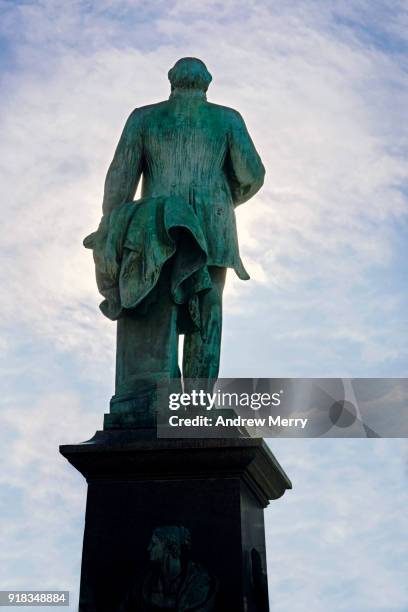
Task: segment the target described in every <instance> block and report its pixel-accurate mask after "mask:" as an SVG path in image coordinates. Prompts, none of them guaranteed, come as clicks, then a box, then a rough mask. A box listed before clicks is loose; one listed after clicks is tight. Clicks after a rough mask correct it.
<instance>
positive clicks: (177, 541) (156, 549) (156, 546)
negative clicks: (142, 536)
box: [148, 526, 191, 561]
mask: <svg viewBox="0 0 408 612" xmlns="http://www.w3.org/2000/svg"><path fill="white" fill-rule="evenodd" d="M190 549H191V535H190V532H189V530H188V529H186V527H178V526H168V527H158V528H157V529H155V530H154V531H153V535H152V539H151V540H150V544H149V547H148V552H149V556H150V560H151V561H163V560H165V559H166V558H167V557H169V556H170V557H172V558H173V559H182V558H183V557H184V556H185V555H186V553H187V552H188V551H189V550H190Z"/></svg>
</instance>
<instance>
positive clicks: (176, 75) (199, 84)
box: [168, 57, 212, 91]
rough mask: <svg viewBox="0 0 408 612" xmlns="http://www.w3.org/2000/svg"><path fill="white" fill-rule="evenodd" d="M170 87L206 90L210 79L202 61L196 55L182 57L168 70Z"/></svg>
mask: <svg viewBox="0 0 408 612" xmlns="http://www.w3.org/2000/svg"><path fill="white" fill-rule="evenodd" d="M168 77H169V81H170V83H171V88H172V89H175V88H176V87H177V88H179V89H201V90H202V91H207V89H208V86H209V84H210V83H211V81H212V76H211V74H210V73H209V72H208V70H207V67H206V65H205V64H204V62H202V61H201V60H199V59H198V58H196V57H182V58H181V59H179V60H178V61H177V62H176V63H175V64H174V66H173V68H171V69H170V70H169V73H168Z"/></svg>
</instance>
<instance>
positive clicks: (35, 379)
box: [0, 0, 408, 612]
mask: <svg viewBox="0 0 408 612" xmlns="http://www.w3.org/2000/svg"><path fill="white" fill-rule="evenodd" d="M0 11H1V20H0V36H1V38H0V68H1V70H0V74H1V76H0V80H1V82H0V86H1V91H2V95H1V98H0V122H1V136H2V137H1V143H0V147H1V149H2V150H1V153H0V181H1V187H2V188H1V193H2V200H3V207H2V222H3V223H2V232H1V263H2V265H1V266H0V277H1V278H0V282H1V286H2V287H3V292H2V317H1V321H0V326H1V332H2V335H1V339H0V346H1V349H2V350H1V358H2V367H1V379H2V394H1V395H2V409H1V412H0V420H1V427H0V437H1V447H0V448H1V450H2V452H1V463H2V465H1V470H0V481H1V497H0V517H1V522H2V530H1V533H0V543H1V545H0V558H1V567H2V570H1V577H0V587H1V588H3V589H6V588H21V589H24V588H61V589H68V590H70V591H71V595H72V600H73V602H75V599H76V597H77V595H76V593H77V590H78V579H79V568H80V555H81V539H82V531H83V518H84V510H85V495H86V485H85V483H84V482H83V479H82V477H81V476H80V475H79V474H78V473H76V472H75V471H74V469H73V468H71V467H70V466H69V465H68V464H67V463H66V461H65V460H64V459H63V458H62V457H60V456H59V455H58V445H59V444H64V443H75V442H79V441H81V440H86V439H88V438H90V437H91V436H92V435H93V433H94V431H95V430H96V429H99V428H101V425H102V415H103V413H104V412H106V411H107V409H108V402H109V398H110V396H111V395H112V393H113V377H114V369H113V368H114V350H115V348H114V333H115V330H114V324H112V323H111V322H110V321H108V320H106V319H104V318H103V316H102V314H101V313H100V312H99V310H98V304H99V302H100V297H99V296H98V294H97V290H96V287H95V281H94V271H93V263H92V257H91V255H90V253H89V251H86V250H85V249H84V248H83V246H82V239H83V238H84V237H85V236H86V235H87V234H89V233H90V232H91V231H93V230H94V229H96V227H97V224H98V222H99V218H100V214H101V202H102V190H103V181H104V177H105V173H106V170H107V167H108V165H109V163H110V160H111V158H112V155H113V151H114V148H115V146H116V143H117V140H118V137H119V135H120V131H121V129H122V127H123V124H124V122H125V120H126V118H127V116H128V115H129V113H130V112H131V111H132V110H133V109H134V108H135V107H138V106H142V105H144V104H148V103H151V102H155V101H159V100H163V99H166V98H167V97H168V95H169V84H168V81H167V71H168V69H169V68H170V67H171V66H172V65H173V64H174V62H175V61H176V60H177V59H179V58H180V57H183V56H196V57H200V58H201V59H203V60H204V61H205V62H206V64H207V66H208V68H209V70H210V72H211V73H212V75H213V82H212V84H211V86H210V89H209V92H208V98H209V100H210V101H212V102H215V103H219V104H224V105H227V106H232V107H234V108H236V109H237V110H239V111H240V113H241V114H242V115H243V116H244V118H245V121H246V124H247V126H248V129H249V131H250V133H251V135H252V137H253V140H254V141H255V143H256V146H257V149H258V151H259V153H260V155H261V157H262V159H263V162H264V164H265V166H266V171H267V174H266V180H265V185H264V188H263V189H262V190H261V191H260V192H259V194H257V195H256V196H255V197H254V198H253V199H252V200H251V201H250V202H248V203H247V204H245V205H243V206H242V207H240V209H239V210H238V211H237V218H238V230H239V237H240V248H241V256H242V259H243V261H244V263H245V266H246V268H247V269H248V271H249V273H250V275H251V281H249V282H246V283H245V282H242V281H239V280H238V279H236V278H234V276H233V273H232V272H230V273H229V275H228V279H227V287H226V291H225V301H224V313H225V314H224V336H223V348H222V364H221V373H220V374H221V375H222V376H225V377H227V376H229V377H240V376H246V377H347V376H348V377H405V376H406V375H407V346H408V343H407V332H406V330H407V329H408V325H407V323H408V321H407V318H408V317H407V312H408V310H407V308H406V298H407V290H406V284H407V283H406V256H407V246H406V245H407V236H408V217H407V212H408V207H407V175H408V166H407V163H406V159H407V148H408V142H407V136H408V122H407V121H406V109H407V107H408V76H407V48H408V40H407V32H408V28H407V25H408V6H407V4H406V2H405V1H403V0H348V1H347V2H336V1H332V0H313V1H312V0H289V1H288V0H276V1H274V2H269V1H268V0H259V1H250V0H246V1H245V2H244V1H241V0H224V1H223V2H217V1H215V0H205V1H203V0H201V1H198V0H188V1H187V0H166V1H161V0H157V1H153V2H139V1H131V0H123V1H115V2H114V1H112V0H99V1H96V0H72V1H71V2H65V1H64V0H53V1H52V0H42V1H41V0H40V1H37V2H31V1H24V2H19V1H18V0H14V1H7V0H0ZM270 444H271V448H272V450H273V452H274V453H275V454H276V456H277V458H278V460H279V461H280V462H281V464H282V465H283V467H284V468H285V470H286V471H287V473H288V475H289V477H290V478H291V480H292V482H293V491H290V492H287V493H286V494H285V496H284V497H282V498H281V499H280V500H277V501H275V502H273V503H271V505H270V507H269V508H268V510H267V511H266V535H267V547H268V565H269V586H270V599H271V611H273V612H289V611H290V612H298V611H299V612H303V611H304V610H311V611H312V612H323V611H324V612H326V611H327V610H330V611H332V612H342V611H346V610H347V612H403V611H406V610H408V592H407V588H406V586H405V584H404V583H406V574H407V569H408V567H407V565H408V564H407V553H408V545H407V537H406V535H407V528H408V525H407V519H406V518H405V517H404V510H405V508H406V507H407V502H408V494H407V476H408V468H407V465H408V446H407V444H406V441H405V440H400V439H390V440H386V439H378V440H372V439H371V440H363V439H361V440H346V439H344V440H276V439H274V440H273V442H272V441H271V442H270ZM404 536H405V537H404ZM70 609H72V610H75V603H72V606H71V608H70Z"/></svg>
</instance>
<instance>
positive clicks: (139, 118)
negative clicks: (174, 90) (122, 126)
mask: <svg viewBox="0 0 408 612" xmlns="http://www.w3.org/2000/svg"><path fill="white" fill-rule="evenodd" d="M167 103H168V101H167V100H164V101H163V102H155V103H154V104H146V106H138V107H136V108H135V109H133V111H132V112H131V113H130V115H129V117H128V120H127V124H128V126H129V127H133V126H140V124H141V123H142V122H143V121H145V120H146V119H148V118H149V117H152V116H154V115H156V114H157V113H160V112H161V111H162V110H164V109H165V108H166V106H167Z"/></svg>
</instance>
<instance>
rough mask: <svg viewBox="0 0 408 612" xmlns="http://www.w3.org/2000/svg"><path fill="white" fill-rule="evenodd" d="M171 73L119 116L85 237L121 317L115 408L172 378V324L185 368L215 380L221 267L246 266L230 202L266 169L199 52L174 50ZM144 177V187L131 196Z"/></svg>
mask: <svg viewBox="0 0 408 612" xmlns="http://www.w3.org/2000/svg"><path fill="white" fill-rule="evenodd" d="M168 76H169V80H170V83H171V95H170V98H169V100H166V101H164V102H159V103H157V104H151V105H148V106H144V107H141V108H137V109H136V110H134V111H133V112H132V113H131V115H130V117H129V119H128V120H127V122H126V125H125V127H124V130H123V133H122V135H121V138H120V140H119V144H118V146H117V149H116V152H115V155H114V158H113V161H112V163H111V165H110V167H109V171H108V174H107V177H106V182H105V192H104V199H103V216H102V220H101V223H100V225H99V228H98V230H97V231H96V232H95V233H93V234H91V235H90V236H88V237H87V238H86V239H85V241H84V244H85V246H86V247H87V248H91V249H93V254H94V260H95V265H96V278H97V284H98V288H99V291H100V293H101V294H102V295H103V296H104V298H105V299H104V301H103V302H102V304H101V310H102V312H103V313H104V314H105V315H106V316H107V317H109V318H110V319H112V320H117V360H116V390H115V396H114V398H113V399H112V401H113V403H116V404H120V405H121V406H122V411H123V412H126V411H131V410H132V406H135V405H136V404H137V402H138V400H137V397H138V394H139V395H140V394H141V393H142V394H143V390H145V389H146V388H148V387H149V386H150V385H155V384H162V383H163V381H166V380H169V379H179V378H180V375H181V374H180V369H179V364H178V340H179V335H180V334H184V349H183V367H182V369H183V378H184V379H185V380H187V379H188V380H190V381H191V380H193V381H194V380H197V379H205V380H211V381H214V380H216V378H217V376H218V370H219V361H220V342H221V324H222V293H223V288H224V283H225V276H226V269H227V268H233V269H234V270H235V272H236V273H237V275H238V276H239V278H241V279H244V280H245V279H248V278H249V276H248V274H247V272H246V270H245V268H244V266H243V264H242V261H241V259H240V256H239V250H238V240H237V230H236V222H235V212H234V209H235V207H236V206H238V205H239V204H242V203H243V202H245V201H246V200H248V199H249V198H251V197H252V196H253V195H254V194H255V193H256V192H257V191H258V190H259V189H260V187H261V186H262V184H263V179H264V173H265V170H264V167H263V165H262V162H261V159H260V157H259V155H258V153H257V152H256V149H255V147H254V144H253V142H252V140H251V138H250V136H249V134H248V131H247V129H246V127H245V123H244V121H243V119H242V117H241V115H240V114H239V113H238V112H237V111H235V110H233V109H231V108H227V107H224V106H219V105H217V104H211V103H210V102H207V99H206V91H207V88H208V86H209V84H210V82H211V80H212V77H211V75H210V73H209V72H208V70H207V68H206V66H205V65H204V63H203V62H202V61H200V60H199V59H195V58H183V59H180V60H179V61H178V62H177V63H176V64H175V66H174V67H173V68H172V69H171V70H170V71H169V74H168ZM141 177H143V182H142V197H141V199H139V200H136V201H133V198H134V196H135V192H136V189H137V186H138V183H139V180H140V178H141ZM139 399H140V398H139ZM135 401H136V404H135V403H134V402H135ZM132 402H133V404H132ZM139 405H140V403H139ZM111 406H112V403H111Z"/></svg>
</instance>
